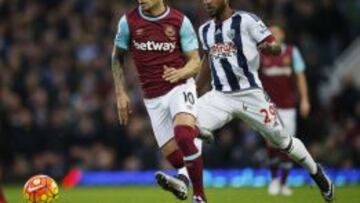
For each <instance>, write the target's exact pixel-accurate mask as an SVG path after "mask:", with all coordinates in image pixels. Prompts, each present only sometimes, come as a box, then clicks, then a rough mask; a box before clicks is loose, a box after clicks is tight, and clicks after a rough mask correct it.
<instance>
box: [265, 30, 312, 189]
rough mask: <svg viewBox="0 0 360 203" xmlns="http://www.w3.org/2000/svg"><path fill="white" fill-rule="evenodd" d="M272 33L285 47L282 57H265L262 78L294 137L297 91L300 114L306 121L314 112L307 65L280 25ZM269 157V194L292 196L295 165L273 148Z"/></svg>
mask: <svg viewBox="0 0 360 203" xmlns="http://www.w3.org/2000/svg"><path fill="white" fill-rule="evenodd" d="M270 30H271V32H272V33H273V35H274V37H275V38H276V40H277V41H278V42H279V43H280V44H281V54H280V55H278V56H270V55H265V54H261V57H260V72H259V73H260V75H259V76H260V79H261V81H262V83H263V86H264V89H265V91H266V92H267V93H268V94H269V96H270V98H271V100H272V101H273V102H274V103H275V105H276V107H277V112H278V113H279V116H280V117H281V119H282V121H283V123H284V126H285V129H286V130H287V132H288V134H290V135H291V136H294V135H295V133H296V105H297V101H298V97H297V92H298V93H299V107H300V109H299V110H300V115H301V116H302V117H303V118H306V117H307V116H308V115H309V112H310V103H309V97H308V89H307V84H306V77H305V74H304V71H305V64H304V61H303V59H302V56H301V54H300V52H299V50H298V48H297V47H296V46H293V45H290V44H286V43H285V42H284V40H285V32H284V30H283V29H282V28H281V27H280V26H272V27H270ZM268 154H269V162H270V170H271V179H272V180H271V183H270V184H269V188H268V192H269V194H270V195H278V194H282V195H285V196H289V195H291V194H292V190H291V189H290V188H289V187H288V186H287V185H286V179H287V176H288V174H289V170H290V169H291V168H292V165H293V164H292V162H291V160H290V159H289V157H288V156H286V155H284V154H283V153H281V152H280V151H279V150H277V149H274V148H272V147H270V146H269V147H268ZM279 169H281V170H279ZM279 171H280V172H281V176H280V180H279V179H278V172H279Z"/></svg>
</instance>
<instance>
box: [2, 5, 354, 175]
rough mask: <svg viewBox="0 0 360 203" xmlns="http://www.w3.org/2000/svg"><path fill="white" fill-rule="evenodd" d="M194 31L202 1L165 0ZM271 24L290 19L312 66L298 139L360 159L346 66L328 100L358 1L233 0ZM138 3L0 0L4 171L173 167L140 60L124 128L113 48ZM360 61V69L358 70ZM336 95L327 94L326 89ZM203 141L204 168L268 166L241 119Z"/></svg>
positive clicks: (341, 163) (333, 157)
mask: <svg viewBox="0 0 360 203" xmlns="http://www.w3.org/2000/svg"><path fill="white" fill-rule="evenodd" d="M167 2H168V3H169V4H170V5H172V6H174V7H176V8H177V9H179V10H181V11H183V12H184V13H185V14H186V15H188V17H189V18H190V19H191V20H192V22H193V24H194V26H195V27H196V28H197V27H198V26H199V25H200V24H201V23H203V22H204V21H205V20H206V17H207V15H206V13H205V11H204V10H203V7H202V5H201V0H198V1H193V0H182V1H175V0H174V1H170V0H168V1H167ZM232 4H233V6H234V7H235V8H237V9H241V10H246V11H251V12H254V13H256V14H257V15H259V16H260V17H261V18H263V19H264V21H266V22H267V23H271V22H277V23H280V24H282V25H284V26H285V28H286V30H287V32H288V41H289V42H290V43H293V44H296V45H297V46H299V47H300V49H301V52H302V54H303V55H304V57H305V60H306V64H307V71H306V75H307V77H308V83H309V87H310V93H311V104H312V112H311V116H310V118H309V119H307V120H301V119H299V130H298V131H299V133H298V134H299V136H300V138H301V139H302V140H304V142H305V143H306V145H307V146H308V147H309V149H310V151H311V153H312V154H313V155H314V156H315V158H316V159H318V160H319V161H321V162H322V163H324V165H326V166H330V167H337V168H351V167H360V125H359V116H360V100H359V98H360V94H359V88H357V86H356V85H355V82H354V81H355V80H359V78H356V77H352V76H353V75H351V74H350V75H347V76H346V77H344V78H343V79H342V80H341V81H342V82H341V88H340V91H338V92H336V94H333V95H328V97H327V98H329V99H328V100H327V101H326V102H323V101H322V99H321V98H320V96H321V94H320V90H319V89H320V86H321V85H322V84H326V83H327V82H328V81H329V78H328V77H329V76H328V74H327V73H329V72H331V70H332V69H333V68H334V67H335V66H334V61H335V60H336V58H337V57H338V56H339V55H340V54H341V53H342V52H343V51H344V50H345V49H346V48H347V47H348V46H349V45H350V44H351V43H352V42H353V41H354V40H355V39H356V37H357V36H359V34H360V12H359V11H360V3H359V1H357V0H343V1H335V0H236V1H235V0H233V1H232ZM135 7H136V1H135V0H133V1H130V0H0V81H1V87H0V119H1V122H0V133H1V134H0V157H1V162H2V167H1V169H0V170H2V174H3V178H4V179H6V180H14V179H17V178H21V177H26V176H28V175H29V174H33V173H34V172H37V173H39V172H41V173H46V174H49V175H51V176H53V177H62V176H63V175H64V174H65V173H66V172H67V171H68V169H70V168H73V167H80V168H83V169H91V170H119V169H122V170H143V169H154V168H166V167H169V165H168V164H167V163H166V162H165V161H164V159H163V158H162V156H161V155H160V154H159V151H158V147H157V146H156V143H155V141H154V138H153V134H152V129H151V126H150V122H149V119H148V116H147V115H146V112H145V110H144V106H143V102H142V98H141V92H140V90H139V87H138V84H137V83H136V82H137V79H136V74H135V73H134V68H133V65H132V62H131V60H129V61H128V62H127V64H128V65H127V67H126V72H127V73H126V75H127V78H128V84H129V91H130V94H131V98H132V102H133V109H134V113H133V115H132V118H131V122H130V124H129V126H128V127H127V128H123V127H121V126H120V125H119V122H118V118H117V111H116V108H115V98H114V91H113V80H112V74H111V68H110V53H111V49H112V46H113V39H114V35H115V32H116V28H117V24H118V20H119V18H120V16H121V15H122V14H124V12H126V10H128V9H131V8H135ZM359 68H360V67H359ZM329 94H330V93H329ZM217 135H218V137H217V141H216V144H215V145H211V146H205V147H204V158H205V165H206V167H209V168H210V167H211V168H237V167H247V166H252V167H266V164H267V155H266V150H265V148H264V144H265V143H264V141H263V140H262V138H261V136H259V135H257V133H256V132H254V131H253V130H251V129H250V128H249V127H248V126H246V125H245V124H244V123H242V122H241V121H234V122H232V123H231V124H229V125H227V126H226V127H225V128H224V129H222V130H220V131H218V132H217Z"/></svg>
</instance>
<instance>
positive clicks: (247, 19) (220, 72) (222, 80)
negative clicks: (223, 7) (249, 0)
mask: <svg viewBox="0 0 360 203" xmlns="http://www.w3.org/2000/svg"><path fill="white" fill-rule="evenodd" d="M270 35H271V32H270V31H269V30H268V28H267V27H266V26H265V24H264V23H263V22H262V21H261V20H260V19H259V18H258V17H257V16H256V15H254V14H251V13H248V12H242V11H237V12H235V13H234V14H233V15H232V16H231V17H230V18H228V19H226V20H225V21H223V22H216V21H215V20H214V19H212V20H209V21H207V22H206V23H204V24H203V25H201V27H200V28H199V37H200V41H201V43H202V47H203V49H204V50H205V51H207V53H208V55H209V66H210V69H211V75H212V85H213V88H215V89H216V90H218V91H224V92H231V91H240V90H245V89H249V88H257V87H258V88H262V85H261V82H260V80H259V77H258V69H259V58H260V57H259V52H258V49H257V45H258V44H259V43H260V42H262V41H263V40H264V39H265V38H267V37H268V36H270Z"/></svg>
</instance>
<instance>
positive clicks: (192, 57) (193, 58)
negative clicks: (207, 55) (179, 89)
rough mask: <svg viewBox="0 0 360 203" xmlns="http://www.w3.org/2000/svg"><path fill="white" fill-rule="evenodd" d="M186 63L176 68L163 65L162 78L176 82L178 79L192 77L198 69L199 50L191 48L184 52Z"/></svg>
mask: <svg viewBox="0 0 360 203" xmlns="http://www.w3.org/2000/svg"><path fill="white" fill-rule="evenodd" d="M185 55H186V58H187V63H186V65H185V66H184V67H182V68H179V69H176V68H174V67H168V66H167V65H165V66H164V73H163V79H164V80H166V81H168V82H170V83H176V82H178V81H180V80H183V79H187V78H191V77H194V76H195V75H196V74H197V73H198V72H199V70H200V56H199V51H198V50H197V49H196V50H193V51H188V52H185Z"/></svg>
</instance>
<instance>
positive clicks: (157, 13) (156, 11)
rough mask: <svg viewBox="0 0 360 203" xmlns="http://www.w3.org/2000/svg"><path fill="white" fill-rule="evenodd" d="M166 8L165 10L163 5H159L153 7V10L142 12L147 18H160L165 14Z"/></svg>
mask: <svg viewBox="0 0 360 203" xmlns="http://www.w3.org/2000/svg"><path fill="white" fill-rule="evenodd" d="M166 8H167V7H166V5H165V4H164V3H162V4H159V5H158V6H154V7H153V8H151V9H149V10H147V11H144V10H143V12H144V14H145V15H147V16H151V17H156V16H160V15H162V14H163V13H165V12H166Z"/></svg>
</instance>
